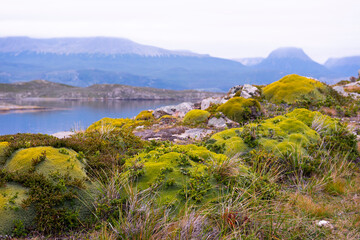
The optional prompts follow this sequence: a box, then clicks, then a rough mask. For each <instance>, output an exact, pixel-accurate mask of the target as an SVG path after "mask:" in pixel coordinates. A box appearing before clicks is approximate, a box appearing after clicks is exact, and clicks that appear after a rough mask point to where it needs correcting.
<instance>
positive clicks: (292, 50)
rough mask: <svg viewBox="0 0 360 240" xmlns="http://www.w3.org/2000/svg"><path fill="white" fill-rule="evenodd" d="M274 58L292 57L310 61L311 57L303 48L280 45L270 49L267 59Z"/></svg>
mask: <svg viewBox="0 0 360 240" xmlns="http://www.w3.org/2000/svg"><path fill="white" fill-rule="evenodd" d="M275 58H294V59H301V60H303V61H312V60H311V58H310V57H309V56H308V55H306V53H305V52H304V50H302V49H301V48H296V47H281V48H278V49H275V50H274V51H272V52H271V53H270V54H269V56H268V59H275Z"/></svg>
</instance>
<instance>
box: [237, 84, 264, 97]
mask: <svg viewBox="0 0 360 240" xmlns="http://www.w3.org/2000/svg"><path fill="white" fill-rule="evenodd" d="M240 97H243V98H254V97H260V91H259V89H258V88H257V87H254V86H252V85H250V84H244V86H243V88H242V89H241V93H240Z"/></svg>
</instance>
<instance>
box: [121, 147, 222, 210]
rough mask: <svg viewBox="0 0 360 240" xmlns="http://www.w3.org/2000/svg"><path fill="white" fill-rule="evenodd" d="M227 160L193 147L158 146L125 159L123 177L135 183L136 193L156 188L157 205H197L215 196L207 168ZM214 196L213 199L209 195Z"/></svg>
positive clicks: (213, 185)
mask: <svg viewBox="0 0 360 240" xmlns="http://www.w3.org/2000/svg"><path fill="white" fill-rule="evenodd" d="M225 160H226V157H225V156H224V155H221V154H216V153H213V152H211V151H209V150H207V149H206V148H205V147H197V146H195V145H186V146H182V145H174V146H171V145H170V146H167V145H164V146H159V147H157V148H155V149H154V150H151V151H145V152H143V153H140V154H139V155H136V156H135V157H133V158H131V159H129V160H127V162H126V164H125V165H126V169H127V170H126V171H125V172H124V174H125V176H127V177H128V178H130V179H133V180H135V182H136V185H137V187H138V190H140V191H141V190H145V189H147V188H149V187H151V188H159V191H160V192H159V193H160V199H161V200H160V202H166V203H173V204H174V202H175V201H178V202H181V201H185V200H192V201H195V202H200V201H202V200H203V198H207V199H208V198H209V196H210V195H211V194H210V193H214V189H215V184H214V179H213V176H211V175H209V167H210V165H213V164H220V163H222V162H223V161H225ZM212 197H214V196H212Z"/></svg>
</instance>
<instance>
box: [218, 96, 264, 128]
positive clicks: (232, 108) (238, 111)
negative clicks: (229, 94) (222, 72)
mask: <svg viewBox="0 0 360 240" xmlns="http://www.w3.org/2000/svg"><path fill="white" fill-rule="evenodd" d="M217 110H218V111H220V112H222V113H224V114H225V115H226V116H227V117H228V118H230V119H231V120H233V121H235V122H243V121H246V120H249V119H254V118H256V117H258V116H259V115H260V114H261V112H260V110H261V107H260V103H259V102H258V101H257V100H254V99H251V98H249V99H245V98H243V97H234V98H231V99H230V100H229V101H227V102H226V103H224V104H222V105H220V106H219V107H218V108H217Z"/></svg>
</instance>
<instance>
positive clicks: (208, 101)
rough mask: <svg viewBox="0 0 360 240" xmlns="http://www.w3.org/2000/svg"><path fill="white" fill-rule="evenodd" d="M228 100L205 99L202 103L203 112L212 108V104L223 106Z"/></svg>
mask: <svg viewBox="0 0 360 240" xmlns="http://www.w3.org/2000/svg"><path fill="white" fill-rule="evenodd" d="M226 102H227V100H226V99H224V98H219V97H218V98H214V97H210V98H205V99H203V100H202V101H201V107H200V108H201V110H206V109H207V108H209V107H210V105H211V104H223V103H226Z"/></svg>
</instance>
